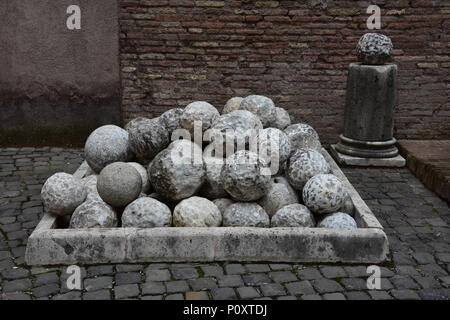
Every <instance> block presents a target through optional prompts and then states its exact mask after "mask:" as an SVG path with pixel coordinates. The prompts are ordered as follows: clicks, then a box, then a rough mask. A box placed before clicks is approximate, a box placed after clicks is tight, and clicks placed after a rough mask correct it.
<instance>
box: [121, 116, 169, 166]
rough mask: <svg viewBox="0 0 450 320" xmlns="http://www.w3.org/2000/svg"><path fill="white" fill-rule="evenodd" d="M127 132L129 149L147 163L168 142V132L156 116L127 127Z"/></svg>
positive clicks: (142, 161)
mask: <svg viewBox="0 0 450 320" xmlns="http://www.w3.org/2000/svg"><path fill="white" fill-rule="evenodd" d="M128 133H129V135H130V147H131V150H133V152H134V153H135V154H136V157H137V158H138V160H139V162H141V163H143V164H148V163H149V162H150V161H151V160H152V159H153V158H154V157H155V156H156V155H157V154H158V153H159V152H161V151H162V150H164V149H165V148H166V147H167V146H168V145H169V143H170V140H169V133H168V131H167V129H166V128H164V127H163V126H162V125H161V123H160V121H159V119H158V118H156V119H146V120H142V121H139V122H138V123H136V124H135V125H133V126H131V127H130V128H129V129H128Z"/></svg>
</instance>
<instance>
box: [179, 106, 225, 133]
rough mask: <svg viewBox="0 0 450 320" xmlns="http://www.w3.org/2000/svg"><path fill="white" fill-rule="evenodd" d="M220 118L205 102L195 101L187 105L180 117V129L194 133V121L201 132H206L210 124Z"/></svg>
mask: <svg viewBox="0 0 450 320" xmlns="http://www.w3.org/2000/svg"><path fill="white" fill-rule="evenodd" d="M219 117H220V113H219V111H217V109H216V108H215V107H214V106H213V105H211V104H209V103H208V102H205V101H196V102H193V103H191V104H189V105H188V106H187V107H186V108H185V109H184V111H183V114H182V115H181V119H180V124H181V127H182V128H184V129H186V130H188V131H189V132H190V133H191V134H192V133H194V125H195V122H196V121H199V122H200V124H201V128H202V132H205V131H206V130H208V129H209V128H210V127H211V126H212V124H213V123H214V122H215V121H216V120H217V119H218V118H219Z"/></svg>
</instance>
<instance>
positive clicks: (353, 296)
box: [345, 291, 371, 300]
mask: <svg viewBox="0 0 450 320" xmlns="http://www.w3.org/2000/svg"><path fill="white" fill-rule="evenodd" d="M345 296H346V297H347V299H348V300H371V298H370V296H369V295H368V294H367V293H365V292H362V291H346V292H345Z"/></svg>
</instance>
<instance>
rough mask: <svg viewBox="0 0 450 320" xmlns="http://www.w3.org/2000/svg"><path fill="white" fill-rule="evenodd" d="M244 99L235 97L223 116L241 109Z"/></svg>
mask: <svg viewBox="0 0 450 320" xmlns="http://www.w3.org/2000/svg"><path fill="white" fill-rule="evenodd" d="M242 100H244V98H241V97H234V98H231V99H230V100H228V101H227V103H226V104H225V107H224V108H223V110H222V114H227V113H230V112H233V111H236V110H239V109H240V107H241V102H242Z"/></svg>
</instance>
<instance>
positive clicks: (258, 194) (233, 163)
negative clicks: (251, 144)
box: [222, 150, 271, 201]
mask: <svg viewBox="0 0 450 320" xmlns="http://www.w3.org/2000/svg"><path fill="white" fill-rule="evenodd" d="M270 178H271V175H270V170H269V168H268V167H267V165H266V164H265V163H264V162H263V161H261V159H260V158H259V156H258V155H257V154H256V153H254V152H250V151H246V150H241V151H238V152H236V153H235V154H234V155H232V156H230V157H228V158H227V159H226V163H225V165H224V167H223V169H222V180H223V187H224V189H225V190H226V191H227V192H228V193H229V194H230V195H231V196H232V197H233V198H234V199H236V200H239V201H256V200H258V199H261V198H262V197H263V196H264V195H265V194H266V193H267V190H268V189H269V187H270Z"/></svg>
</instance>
